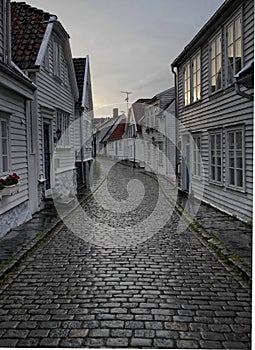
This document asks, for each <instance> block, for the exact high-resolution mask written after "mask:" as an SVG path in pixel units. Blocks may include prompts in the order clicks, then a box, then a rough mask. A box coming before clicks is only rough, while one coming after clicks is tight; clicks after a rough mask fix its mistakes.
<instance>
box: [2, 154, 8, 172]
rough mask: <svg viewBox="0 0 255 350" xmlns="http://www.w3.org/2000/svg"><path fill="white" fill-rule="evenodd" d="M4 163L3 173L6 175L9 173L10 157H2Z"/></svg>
mask: <svg viewBox="0 0 255 350" xmlns="http://www.w3.org/2000/svg"><path fill="white" fill-rule="evenodd" d="M2 162H3V164H2V165H3V172H4V173H5V172H6V171H8V157H7V156H3V157H2Z"/></svg>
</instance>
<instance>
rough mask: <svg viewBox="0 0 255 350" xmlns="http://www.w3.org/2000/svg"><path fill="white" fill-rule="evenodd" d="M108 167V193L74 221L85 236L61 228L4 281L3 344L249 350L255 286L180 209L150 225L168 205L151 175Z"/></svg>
mask: <svg viewBox="0 0 255 350" xmlns="http://www.w3.org/2000/svg"><path fill="white" fill-rule="evenodd" d="M102 164H103V163H102ZM103 165H104V164H103ZM106 168H107V164H106ZM108 170H109V171H108V181H107V186H108V187H107V188H108V191H109V192H110V194H111V196H110V198H109V195H108V196H106V194H105V193H106V192H105V191H106V190H107V188H106V187H104V188H103V189H102V192H100V191H101V190H100V189H99V190H98V192H97V194H95V195H94V197H93V198H92V199H91V200H90V202H88V203H87V204H84V205H83V211H84V212H85V214H86V218H87V219H88V220H84V219H83V221H82V220H81V219H80V220H79V222H78V223H77V225H78V226H77V227H78V228H81V229H83V228H84V227H86V229H87V236H88V237H84V236H81V235H80V233H79V230H78V229H77V232H76V231H75V230H74V232H72V231H71V230H70V229H69V228H68V227H63V228H62V229H60V230H59V231H56V232H55V233H54V234H52V236H50V237H48V238H47V239H46V240H45V241H44V242H43V243H42V244H41V246H40V247H38V248H37V250H36V251H35V252H34V253H33V254H31V255H30V256H28V257H27V259H26V260H25V261H24V262H23V263H22V264H21V265H20V267H19V268H18V270H17V271H16V272H14V274H13V275H12V276H11V278H9V279H8V280H6V282H5V283H3V284H2V285H1V287H0V300H1V305H0V336H1V339H0V346H3V347H8V346H13V347H15V346H19V347H20V346H24V347H37V346H39V347H59V346H60V347H101V348H102V347H145V348H146V347H149V348H205V349H206V348H208V349H209V348H215V349H217V348H219V349H220V348H224V347H225V348H233V349H242V348H244V349H249V346H250V322H251V313H250V310H251V291H250V288H249V287H248V286H247V285H246V284H245V283H244V282H243V281H242V280H241V279H240V278H239V277H238V276H237V275H236V274H235V273H234V272H232V271H231V269H230V268H229V267H227V266H225V265H224V264H223V263H222V262H221V261H220V260H219V258H218V257H217V255H216V254H215V253H214V252H213V251H212V250H211V249H210V248H208V247H207V246H206V245H204V243H203V242H202V241H201V240H200V238H198V236H197V234H196V233H194V232H193V231H191V230H190V229H189V228H188V227H187V225H186V224H185V223H184V221H183V220H182V218H180V216H179V215H178V214H177V213H176V212H175V211H174V210H173V208H172V214H171V215H170V217H169V220H167V221H166V222H165V223H164V225H163V226H162V227H161V228H160V229H159V230H157V231H156V232H152V230H154V229H155V226H153V225H154V223H153V224H152V223H151V222H147V221H146V219H147V218H148V217H150V215H152V213H153V212H154V209H155V206H156V205H157V203H158V202H159V204H158V205H159V208H160V211H162V212H163V211H164V210H165V208H166V206H168V208H170V207H169V206H170V204H169V202H167V201H166V200H165V199H164V198H163V197H160V194H159V192H158V187H157V185H156V182H155V181H154V180H153V179H152V178H151V177H149V176H147V175H145V174H143V173H142V172H140V171H139V170H137V169H131V168H127V167H124V166H123V165H116V166H115V167H113V168H112V169H108ZM131 180H132V181H131ZM133 181H135V182H133ZM130 184H132V186H130ZM132 191H133V192H132ZM137 198H138V199H139V201H137V202H136V200H137ZM131 199H132V200H134V201H132V200H131ZM133 202H134V203H135V206H134V203H133ZM119 210H123V212H121V213H120V211H119ZM90 218H92V221H93V224H91V225H92V226H89V225H88V222H89V219H90ZM154 221H155V220H154ZM139 223H143V225H144V227H145V228H146V230H147V232H148V236H146V237H142V235H139V230H140V229H141V230H142V226H138V225H139ZM138 228H139V230H138ZM118 230H119V231H118ZM125 230H126V231H125ZM116 232H119V235H116ZM123 232H126V235H124V234H123V235H122V233H123ZM233 234H234V233H233ZM93 235H94V236H93ZM95 240H96V241H95ZM100 242H102V244H99V243H100ZM130 243H132V244H130Z"/></svg>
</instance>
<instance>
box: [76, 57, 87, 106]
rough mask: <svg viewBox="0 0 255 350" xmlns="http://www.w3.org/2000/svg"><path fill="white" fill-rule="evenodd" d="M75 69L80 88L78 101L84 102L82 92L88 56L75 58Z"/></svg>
mask: <svg viewBox="0 0 255 350" xmlns="http://www.w3.org/2000/svg"><path fill="white" fill-rule="evenodd" d="M73 64H74V70H75V76H76V81H77V85H78V90H79V100H78V102H80V103H82V94H83V88H84V77H85V67H86V58H85V57H82V58H73Z"/></svg>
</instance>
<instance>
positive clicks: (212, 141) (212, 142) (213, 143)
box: [211, 135, 215, 150]
mask: <svg viewBox="0 0 255 350" xmlns="http://www.w3.org/2000/svg"><path fill="white" fill-rule="evenodd" d="M211 148H212V150H213V149H214V148H215V135H211Z"/></svg>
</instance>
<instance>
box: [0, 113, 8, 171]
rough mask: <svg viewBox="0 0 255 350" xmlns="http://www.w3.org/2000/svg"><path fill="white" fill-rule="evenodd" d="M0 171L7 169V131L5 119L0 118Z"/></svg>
mask: <svg viewBox="0 0 255 350" xmlns="http://www.w3.org/2000/svg"><path fill="white" fill-rule="evenodd" d="M0 135H1V142H0V173H1V174H4V173H7V172H8V171H9V131H8V121H7V119H4V118H3V119H2V118H0Z"/></svg>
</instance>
